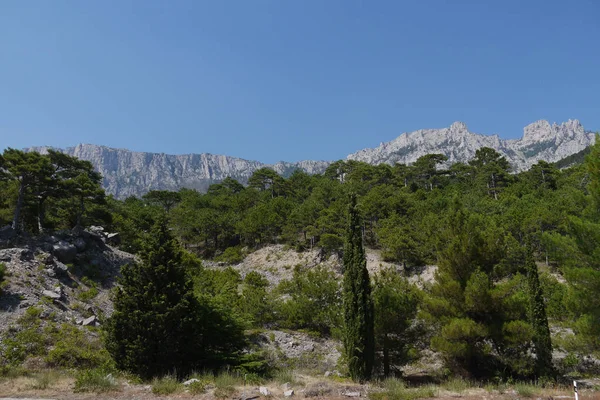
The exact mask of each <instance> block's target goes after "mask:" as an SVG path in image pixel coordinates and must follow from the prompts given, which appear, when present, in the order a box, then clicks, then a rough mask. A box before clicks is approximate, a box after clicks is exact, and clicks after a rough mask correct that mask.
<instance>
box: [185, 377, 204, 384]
mask: <svg viewBox="0 0 600 400" xmlns="http://www.w3.org/2000/svg"><path fill="white" fill-rule="evenodd" d="M196 382H200V380H199V379H196V378H192V379H189V380H187V381H185V382H183V385H184V386H190V385H191V384H192V383H196Z"/></svg>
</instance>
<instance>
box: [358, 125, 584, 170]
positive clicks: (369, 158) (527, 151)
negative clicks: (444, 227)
mask: <svg viewBox="0 0 600 400" xmlns="http://www.w3.org/2000/svg"><path fill="white" fill-rule="evenodd" d="M594 140H595V136H594V134H593V133H592V132H586V131H585V130H584V129H583V126H582V125H581V123H580V122H579V121H578V120H569V121H567V122H565V123H562V124H560V125H558V124H553V125H550V123H548V121H537V122H534V123H532V124H530V125H527V126H526V127H525V128H524V130H523V137H522V138H521V139H512V140H504V139H501V138H500V137H499V136H498V135H492V136H486V135H480V134H477V133H472V132H470V131H469V130H468V128H467V126H466V125H465V124H464V123H462V122H455V123H453V124H452V125H451V126H450V127H448V128H443V129H421V130H418V131H415V132H409V133H403V134H402V135H400V136H399V137H398V138H396V139H394V140H392V141H391V142H387V143H382V144H380V145H379V146H378V147H376V148H373V149H364V150H361V151H358V152H356V153H354V154H351V155H349V156H348V159H349V160H357V161H364V162H367V163H369V164H382V163H388V164H395V163H403V164H411V163H413V162H415V161H416V160H417V159H418V158H419V157H421V156H424V155H426V154H432V153H441V154H444V155H446V156H447V157H448V163H449V164H451V163H454V162H459V161H460V162H467V161H468V160H470V159H472V158H473V157H474V156H475V152H476V151H477V149H479V148H481V147H491V148H493V149H495V150H497V151H498V152H500V153H502V154H504V155H505V156H506V158H507V159H508V160H509V161H510V163H511V165H512V166H513V168H514V170H515V171H523V170H526V169H528V168H529V167H531V166H532V165H533V164H535V163H536V162H538V161H540V160H544V161H548V162H556V161H558V160H561V159H563V158H565V157H567V156H569V155H571V154H575V153H577V152H579V151H581V150H583V149H585V148H586V147H588V146H589V145H590V144H593V143H594Z"/></svg>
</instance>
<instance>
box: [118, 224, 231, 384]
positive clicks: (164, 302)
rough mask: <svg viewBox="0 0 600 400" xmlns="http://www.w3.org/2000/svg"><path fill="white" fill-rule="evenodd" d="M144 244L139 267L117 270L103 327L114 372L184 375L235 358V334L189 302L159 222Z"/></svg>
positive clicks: (188, 286) (187, 282) (178, 261)
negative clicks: (110, 309) (229, 356)
mask: <svg viewBox="0 0 600 400" xmlns="http://www.w3.org/2000/svg"><path fill="white" fill-rule="evenodd" d="M146 240H147V244H146V246H145V248H144V251H143V252H142V255H141V259H142V262H141V263H137V264H132V265H128V266H125V267H123V269H122V271H121V273H122V277H121V279H120V284H121V286H120V287H118V288H117V291H116V294H115V299H114V307H115V311H114V313H113V315H112V316H111V317H110V319H109V320H108V322H107V324H106V331H107V339H106V347H107V349H108V351H109V352H110V354H111V356H112V357H113V359H114V360H115V363H116V365H117V367H118V368H120V369H123V370H126V371H130V372H132V373H135V374H138V375H140V376H141V377H144V378H150V377H153V376H158V375H163V374H166V373H173V372H176V373H177V374H180V375H185V374H187V373H189V372H190V371H192V370H194V369H200V368H203V367H207V366H210V364H211V361H212V362H215V361H216V360H219V359H222V357H223V356H224V355H226V354H231V353H235V351H236V350H238V349H239V346H240V343H239V342H236V341H235V340H233V341H232V340H231V338H232V337H235V336H239V335H236V334H235V333H234V332H229V333H228V332H227V330H226V329H230V328H232V327H231V326H227V324H226V323H222V321H223V318H222V317H221V316H220V315H219V314H218V313H216V312H215V311H214V310H213V309H211V308H210V307H208V305H207V304H201V303H200V302H199V301H198V299H197V298H196V297H194V293H193V287H192V282H191V279H190V278H189V276H188V274H187V273H186V270H185V268H184V266H183V258H182V252H181V250H180V248H179V246H178V244H177V243H176V242H175V240H174V239H173V238H172V237H171V236H170V234H169V230H168V228H167V226H166V223H165V221H164V220H162V221H159V222H158V223H157V225H156V226H155V227H154V228H153V230H152V232H151V234H150V235H149V236H148V237H147V239H146ZM233 328H235V327H233ZM238 331H239V328H238Z"/></svg>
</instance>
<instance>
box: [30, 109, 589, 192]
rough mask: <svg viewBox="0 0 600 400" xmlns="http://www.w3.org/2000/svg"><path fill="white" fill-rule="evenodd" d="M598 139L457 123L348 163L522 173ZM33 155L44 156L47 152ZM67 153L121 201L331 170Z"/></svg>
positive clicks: (567, 128) (543, 125) (94, 149)
mask: <svg viewBox="0 0 600 400" xmlns="http://www.w3.org/2000/svg"><path fill="white" fill-rule="evenodd" d="M594 139H595V137H594V135H593V134H592V133H591V132H586V131H584V129H583V126H582V125H581V124H580V123H579V121H577V120H569V121H568V122H565V123H562V124H560V125H557V124H553V125H550V123H548V122H547V121H537V122H534V123H533V124H530V125H528V126H526V127H525V129H524V135H523V138H521V139H518V140H503V139H501V138H499V137H498V136H497V135H493V136H487V135H480V134H476V133H472V132H469V130H468V129H467V126H466V125H465V124H464V123H462V122H455V123H454V124H452V125H451V126H450V127H449V128H443V129H422V130H418V131H415V132H410V133H403V134H402V135H400V136H399V137H398V138H396V139H394V140H392V141H391V142H387V143H382V144H381V145H380V146H378V147H376V148H372V149H364V150H361V151H358V152H356V153H354V154H350V155H349V156H348V159H349V160H358V161H364V162H367V163H370V164H381V163H388V164H394V163H398V162H399V163H405V164H410V163H413V162H415V161H416V160H417V158H419V157H421V156H423V155H426V154H431V153H442V154H445V155H446V156H448V159H449V163H453V162H457V161H462V162H467V161H468V160H470V159H472V158H473V157H474V155H475V151H477V149H479V148H481V147H491V148H494V149H496V150H497V151H499V152H501V153H503V154H504V155H506V157H507V158H508V160H509V161H510V162H511V164H512V165H513V167H514V169H515V171H522V170H525V169H527V168H529V167H530V166H531V165H533V164H535V163H536V162H537V161H539V160H545V161H549V162H554V161H558V160H560V159H562V158H564V157H566V156H569V155H571V154H574V153H577V152H578V151H581V150H583V149H584V148H585V147H587V146H589V145H590V144H592V143H593V142H594ZM29 150H36V151H40V152H44V151H46V150H47V147H35V148H31V149H29ZM63 151H64V152H65V153H67V154H69V155H72V156H75V157H78V158H80V159H83V160H88V161H90V162H91V163H92V164H93V165H94V167H95V168H96V170H98V172H100V173H101V174H102V176H103V177H104V183H103V184H104V188H105V189H106V191H107V193H109V194H112V195H114V196H115V197H117V198H121V199H123V198H126V197H128V196H132V195H133V196H141V195H143V194H144V193H146V192H148V191H149V190H154V189H158V190H178V189H180V188H182V187H186V188H192V189H198V190H200V191H205V190H206V189H207V188H208V186H209V185H211V184H212V183H216V182H220V181H222V180H223V179H225V178H227V177H232V178H234V179H236V180H238V181H240V182H241V183H246V182H247V181H248V178H249V177H250V176H251V175H252V173H253V172H254V171H256V170H257V169H259V168H263V167H270V168H273V169H274V170H275V171H277V172H278V173H279V174H281V175H284V176H287V175H290V174H291V173H292V172H293V171H294V170H297V169H300V170H303V171H305V172H307V173H309V174H316V173H322V172H323V171H325V169H326V168H327V166H328V165H329V162H327V161H300V162H295V163H288V162H283V161H282V162H278V163H276V164H273V165H268V164H263V163H260V162H258V161H248V160H243V159H241V158H235V157H228V156H222V155H214V154H206V153H204V154H186V155H167V154H163V153H140V152H133V151H129V150H124V149H113V148H109V147H105V146H97V145H91V144H80V145H77V146H75V147H69V148H67V149H65V150H63Z"/></svg>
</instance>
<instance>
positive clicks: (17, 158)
mask: <svg viewBox="0 0 600 400" xmlns="http://www.w3.org/2000/svg"><path fill="white" fill-rule="evenodd" d="M51 169H52V167H51V165H50V160H49V158H48V157H46V156H42V155H41V154H40V153H37V152H30V153H25V152H23V151H21V150H16V149H11V148H8V149H6V150H5V151H4V153H3V155H2V157H1V158H0V178H2V179H3V180H14V181H17V182H18V187H19V189H18V197H17V202H16V205H15V210H14V214H13V220H12V227H13V229H15V230H16V231H19V230H20V229H21V211H22V210H23V206H24V204H25V201H26V196H27V195H28V192H29V191H31V190H32V188H34V187H36V186H38V187H40V186H43V185H45V184H46V181H47V179H48V176H49V175H50V174H51Z"/></svg>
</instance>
